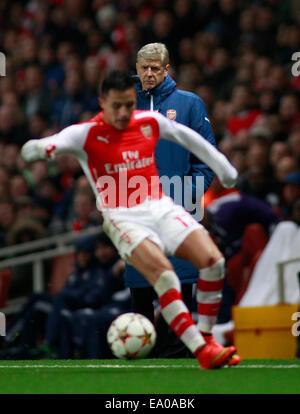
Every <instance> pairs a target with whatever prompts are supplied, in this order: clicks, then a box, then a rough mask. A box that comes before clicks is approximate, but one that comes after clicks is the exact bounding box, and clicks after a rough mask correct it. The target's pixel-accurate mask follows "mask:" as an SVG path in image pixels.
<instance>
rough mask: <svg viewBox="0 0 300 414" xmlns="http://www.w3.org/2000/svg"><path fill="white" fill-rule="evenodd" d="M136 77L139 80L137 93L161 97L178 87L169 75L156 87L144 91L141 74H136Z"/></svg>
mask: <svg viewBox="0 0 300 414" xmlns="http://www.w3.org/2000/svg"><path fill="white" fill-rule="evenodd" d="M134 78H135V79H136V81H137V84H136V89H137V93H138V94H139V95H142V96H145V97H146V96H148V95H153V96H160V97H164V96H168V95H170V94H171V93H172V92H173V91H174V89H175V88H176V82H175V81H174V80H173V79H172V78H171V77H170V76H169V75H167V76H166V77H165V79H164V81H163V83H161V84H160V85H158V86H157V87H156V88H153V89H147V90H144V91H143V89H142V82H141V81H140V78H139V76H138V75H136V76H134Z"/></svg>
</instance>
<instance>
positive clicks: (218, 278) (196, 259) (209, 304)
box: [176, 229, 240, 365]
mask: <svg viewBox="0 0 300 414" xmlns="http://www.w3.org/2000/svg"><path fill="white" fill-rule="evenodd" d="M199 252H200V253H199ZM176 255H177V257H180V258H183V259H185V260H189V261H190V262H191V263H193V264H194V266H195V267H197V268H198V269H201V270H199V278H198V283H197V302H198V324H197V327H198V329H199V331H200V333H201V334H202V335H203V337H204V339H205V341H206V343H207V344H208V345H210V346H211V347H213V348H214V349H215V351H216V352H218V351H219V353H221V352H222V351H224V347H223V346H222V345H220V344H219V343H218V342H217V341H216V340H215V339H214V337H213V335H212V328H213V326H214V324H215V323H216V320H217V315H218V313H219V309H220V305H221V300H222V288H223V281H224V274H225V260H224V258H223V257H222V254H221V252H220V251H219V249H218V248H217V246H216V245H215V243H214V242H213V241H212V239H211V237H210V236H209V234H208V232H206V231H205V230H203V229H199V230H196V231H193V232H192V233H190V234H189V235H188V236H187V238H186V239H185V240H184V241H183V243H182V244H181V245H180V246H179V248H178V249H177V251H176ZM230 350H231V351H232V350H234V351H236V349H235V347H233V346H232V347H230ZM239 359H240V358H239V357H238V358H235V359H234V363H235V364H237V363H238V362H239ZM229 364H230V365H232V364H231V362H229V363H228V365H229Z"/></svg>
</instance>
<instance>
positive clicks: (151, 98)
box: [150, 95, 153, 111]
mask: <svg viewBox="0 0 300 414" xmlns="http://www.w3.org/2000/svg"><path fill="white" fill-rule="evenodd" d="M150 111H153V95H150Z"/></svg>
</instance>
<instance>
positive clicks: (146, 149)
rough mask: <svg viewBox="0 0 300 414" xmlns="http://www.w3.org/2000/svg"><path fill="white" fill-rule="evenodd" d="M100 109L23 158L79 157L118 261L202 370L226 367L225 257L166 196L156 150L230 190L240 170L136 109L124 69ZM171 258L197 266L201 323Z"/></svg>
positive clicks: (106, 86)
mask: <svg viewBox="0 0 300 414" xmlns="http://www.w3.org/2000/svg"><path fill="white" fill-rule="evenodd" d="M100 105H101V107H102V109H103V111H102V115H101V118H99V119H98V122H89V123H83V124H77V125H72V126H70V127H68V128H65V129H64V130H62V131H61V132H60V133H58V134H55V135H53V136H51V137H47V138H43V139H40V140H30V141H28V142H27V143H26V144H25V145H24V146H23V147H22V151H21V153H22V156H23V158H24V159H25V160H27V161H34V160H36V159H39V158H51V157H53V156H54V155H55V154H59V153H71V154H74V155H75V156H76V157H77V158H78V160H79V162H80V164H81V166H82V168H83V170H84V172H85V174H86V175H87V177H88V179H89V181H90V184H91V186H92V188H93V190H94V192H95V195H96V198H97V204H98V208H99V209H100V210H101V213H102V215H103V219H104V222H103V228H104V230H105V232H106V233H107V235H108V236H109V237H110V238H111V240H112V241H113V243H114V244H115V246H116V247H117V249H118V250H119V253H120V256H121V257H122V258H123V259H124V260H126V261H127V262H129V263H130V264H132V266H134V267H135V268H136V269H137V270H138V271H139V272H141V273H142V274H143V275H144V277H145V278H146V279H147V280H148V282H149V283H150V284H151V285H152V286H153V287H154V289H155V291H156V293H157V295H158V298H159V303H160V307H161V312H162V315H163V317H164V318H165V319H166V321H167V323H168V324H169V325H170V327H171V328H172V330H173V331H174V332H175V333H176V335H177V336H178V337H180V339H181V340H182V342H183V343H184V344H185V345H186V346H187V348H188V349H189V350H190V351H191V352H192V353H193V354H194V355H195V357H196V358H197V360H198V362H199V364H200V366H201V367H202V368H206V369H212V368H218V367H221V366H223V365H225V364H227V363H228V362H229V361H230V358H231V357H232V355H233V354H235V352H236V349H235V347H234V346H229V347H223V346H222V345H220V344H218V343H217V342H216V341H215V340H214V339H213V337H212V335H211V331H212V327H213V325H214V323H215V321H216V316H217V314H218V310H219V306H220V303H221V289H222V284H223V278H224V258H223V257H222V254H221V253H220V251H219V250H218V248H217V246H216V245H215V244H214V242H213V241H212V239H211V238H210V236H209V234H208V232H207V231H206V230H205V229H204V228H203V227H202V225H201V224H199V223H198V222H196V221H195V220H194V219H193V218H192V217H191V215H190V214H189V213H187V212H186V211H185V210H184V209H183V207H181V206H178V205H175V204H174V202H173V200H172V199H171V198H169V197H167V196H165V195H164V194H163V193H162V190H161V186H160V183H159V176H158V171H157V168H156V164H155V158H154V151H155V147H156V144H157V141H158V139H159V138H160V137H164V139H167V140H171V141H173V142H176V143H178V144H180V145H182V146H184V147H185V148H187V149H188V150H189V151H191V152H192V153H194V154H195V155H196V156H197V157H198V158H200V159H202V160H203V159H204V160H205V162H206V164H207V165H208V166H209V167H210V168H211V169H212V170H213V171H214V172H215V173H216V174H217V175H218V177H219V179H220V181H221V182H222V184H223V185H224V186H225V187H232V186H234V185H235V183H236V179H237V171H236V170H235V168H234V167H233V166H232V165H231V164H230V163H229V162H228V160H227V159H226V157H225V156H224V155H223V154H221V153H220V152H219V151H218V150H217V149H216V148H214V147H213V146H212V145H211V144H210V143H208V142H207V141H206V140H204V139H203V138H202V136H201V135H199V134H197V133H196V132H195V131H193V130H191V129H189V128H188V127H186V126H184V125H181V124H178V123H176V122H174V121H171V120H169V119H168V118H166V117H164V116H163V115H161V114H159V113H157V112H154V111H137V110H135V105H136V92H135V88H134V84H133V80H132V77H131V76H130V75H128V74H127V73H126V72H119V71H115V72H112V73H110V74H109V75H108V76H107V78H106V79H105V80H104V81H103V85H102V95H101V98H100ZM167 255H170V256H172V255H175V256H176V257H179V258H183V259H185V260H189V261H190V262H191V263H193V265H194V266H196V267H197V269H199V279H198V290H197V300H198V312H199V319H198V322H197V326H196V324H195V323H194V321H193V319H192V317H191V314H190V312H189V311H188V309H187V307H186V306H185V304H184V302H183V301H182V297H181V293H180V282H179V279H178V277H177V275H176V273H175V272H174V270H173V267H172V264H171V262H170V261H169V260H168V258H167Z"/></svg>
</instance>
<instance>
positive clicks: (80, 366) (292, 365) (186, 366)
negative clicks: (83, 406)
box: [0, 364, 300, 369]
mask: <svg viewBox="0 0 300 414" xmlns="http://www.w3.org/2000/svg"><path fill="white" fill-rule="evenodd" d="M7 368H9V369H10V368H13V369H23V368H24V369H27V368H28V369H37V368H46V369H51V368H63V369H66V368H72V369H78V368H79V369H81V368H84V369H85V368H92V369H101V368H108V369H126V368H134V369H153V368H160V369H161V368H162V369H170V368H175V369H181V368H184V369H186V368H189V369H191V368H192V369H199V366H198V365H134V364H132V365H116V364H104V365H96V364H89V365H31V364H30V365H0V369H7ZM223 368H230V369H231V368H233V369H248V368H250V369H265V368H266V369H292V368H298V369H299V368H300V365H297V364H290V365H259V364H256V365H236V366H234V367H227V366H226V367H223Z"/></svg>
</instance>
